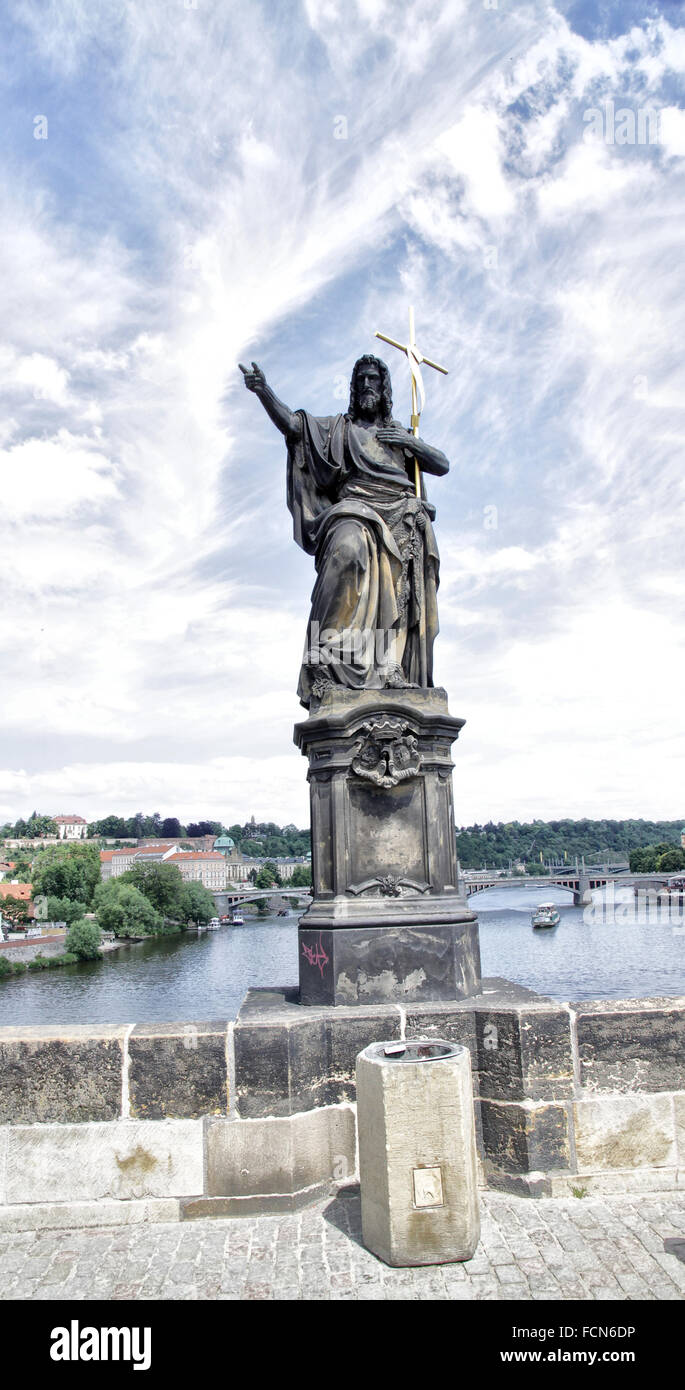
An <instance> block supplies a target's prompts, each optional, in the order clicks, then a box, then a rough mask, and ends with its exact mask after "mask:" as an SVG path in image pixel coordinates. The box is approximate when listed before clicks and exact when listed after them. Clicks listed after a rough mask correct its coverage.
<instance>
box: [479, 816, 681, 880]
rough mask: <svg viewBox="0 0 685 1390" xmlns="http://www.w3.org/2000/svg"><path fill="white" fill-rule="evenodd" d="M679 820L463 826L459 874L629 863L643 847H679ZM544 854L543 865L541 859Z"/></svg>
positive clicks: (512, 823)
mask: <svg viewBox="0 0 685 1390" xmlns="http://www.w3.org/2000/svg"><path fill="white" fill-rule="evenodd" d="M684 824H685V821H683V820H677V821H675V820H673V821H648V820H551V821H542V820H535V821H530V822H520V821H507V822H502V821H500V822H499V823H498V824H494V823H493V822H492V821H489V822H488V823H487V825H467V826H461V827H460V829H459V830H458V831H457V854H458V855H459V860H460V863H461V866H462V868H463V869H484V868H488V869H506V868H508V867H509V864H510V863H511V864H514V863H516V862H520V863H522V864H533V863H535V864H538V865H539V864H540V862H542V863H545V864H547V863H551V864H563V863H564V862H565V861H564V855H566V857H567V860H568V862H569V863H571V864H572V863H574V862H575V859H576V857H577V858H578V859H580V858H581V857H584V858H585V860H586V862H587V863H593V862H597V861H599V862H600V863H601V862H603V861H604V860H607V859H625V860H628V858H629V855H630V851H631V850H636V849H640V848H642V847H643V846H645V845H654V844H663V845H664V846H665V848H667V849H671V848H679V847H680V831H681V828H682V826H683V825H684ZM541 854H542V861H541V860H540V855H541Z"/></svg>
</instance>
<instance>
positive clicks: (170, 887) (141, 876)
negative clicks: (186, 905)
mask: <svg viewBox="0 0 685 1390" xmlns="http://www.w3.org/2000/svg"><path fill="white" fill-rule="evenodd" d="M119 882H120V883H122V882H125V883H132V884H134V886H135V887H136V888H139V889H140V891H141V893H143V894H144V896H145V897H146V898H147V900H148V902H150V903H152V906H153V907H154V908H155V910H156V911H157V912H159V913H161V915H162V917H171V918H172V919H173V920H174V921H176V922H180V921H182V920H183V907H182V899H181V892H182V889H183V878H182V877H181V870H180V869H179V868H178V867H177V865H176V864H134V865H133V867H132V868H130V869H128V870H127V872H126V873H125V874H121V875H120V876H119Z"/></svg>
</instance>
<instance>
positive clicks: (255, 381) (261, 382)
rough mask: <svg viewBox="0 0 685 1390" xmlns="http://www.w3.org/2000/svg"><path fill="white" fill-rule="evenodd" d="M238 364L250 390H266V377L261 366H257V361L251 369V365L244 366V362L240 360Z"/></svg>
mask: <svg viewBox="0 0 685 1390" xmlns="http://www.w3.org/2000/svg"><path fill="white" fill-rule="evenodd" d="M238 366H239V367H240V370H241V372H242V374H243V376H244V377H245V385H246V387H247V389H248V391H263V390H264V387H265V386H266V377H265V375H264V373H263V371H262V369H261V367H259V366H257V363H256V362H253V363H252V370H250V368H249V367H244V366H243V364H242V362H239V363H238Z"/></svg>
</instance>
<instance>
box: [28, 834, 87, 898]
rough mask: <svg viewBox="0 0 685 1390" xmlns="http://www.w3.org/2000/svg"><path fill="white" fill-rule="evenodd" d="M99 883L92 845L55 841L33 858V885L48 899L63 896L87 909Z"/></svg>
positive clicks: (35, 889)
mask: <svg viewBox="0 0 685 1390" xmlns="http://www.w3.org/2000/svg"><path fill="white" fill-rule="evenodd" d="M99 882H100V854H99V851H98V849H97V846H96V845H80V844H74V845H69V844H59V845H48V846H46V848H45V849H42V850H39V852H38V854H37V855H36V858H35V859H34V861H33V888H34V892H35V893H44V894H45V895H46V896H47V897H48V898H51V897H54V898H67V899H68V900H69V901H70V902H77V903H85V904H86V906H87V907H88V908H90V906H91V903H92V901H93V895H94V893H95V889H96V888H97V885H98V883H99Z"/></svg>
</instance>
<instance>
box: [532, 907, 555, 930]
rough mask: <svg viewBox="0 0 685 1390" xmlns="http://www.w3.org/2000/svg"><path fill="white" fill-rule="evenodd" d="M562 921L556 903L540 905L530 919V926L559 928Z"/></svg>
mask: <svg viewBox="0 0 685 1390" xmlns="http://www.w3.org/2000/svg"><path fill="white" fill-rule="evenodd" d="M560 921H561V917H560V915H559V912H558V909H557V907H556V905H555V904H554V903H540V904H539V906H538V907H536V909H535V911H534V913H533V915H532V917H531V919H530V924H531V926H532V927H558V926H559V923H560Z"/></svg>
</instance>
